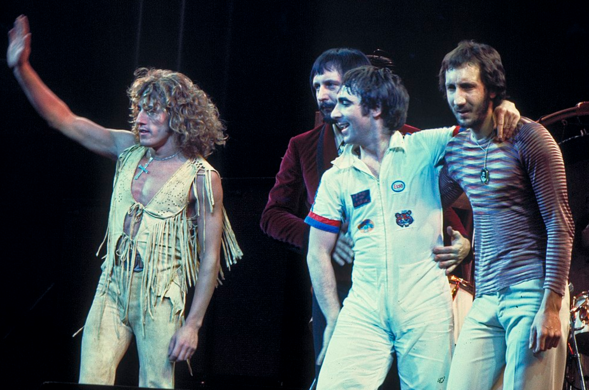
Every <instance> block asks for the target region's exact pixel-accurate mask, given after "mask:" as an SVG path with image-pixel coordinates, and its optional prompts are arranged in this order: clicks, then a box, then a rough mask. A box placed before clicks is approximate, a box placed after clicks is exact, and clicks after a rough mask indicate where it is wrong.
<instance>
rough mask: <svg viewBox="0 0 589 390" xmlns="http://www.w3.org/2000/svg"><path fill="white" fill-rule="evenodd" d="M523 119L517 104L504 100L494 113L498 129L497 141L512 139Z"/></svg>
mask: <svg viewBox="0 0 589 390" xmlns="http://www.w3.org/2000/svg"><path fill="white" fill-rule="evenodd" d="M520 118H521V115H520V113H519V111H518V109H517V108H516V107H515V104H514V103H513V102H511V101H509V100H504V101H503V102H501V104H500V105H498V106H497V107H495V110H494V111H493V119H494V120H495V128H496V129H497V141H503V140H504V139H508V138H511V137H512V136H513V135H514V132H515V130H516V128H517V124H518V122H519V120H520Z"/></svg>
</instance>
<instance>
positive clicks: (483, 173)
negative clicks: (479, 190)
mask: <svg viewBox="0 0 589 390" xmlns="http://www.w3.org/2000/svg"><path fill="white" fill-rule="evenodd" d="M489 180H491V177H490V176H489V170H488V169H487V168H483V169H481V183H483V184H489Z"/></svg>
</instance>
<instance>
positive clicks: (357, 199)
mask: <svg viewBox="0 0 589 390" xmlns="http://www.w3.org/2000/svg"><path fill="white" fill-rule="evenodd" d="M368 203H370V190H364V191H360V192H358V193H357V194H352V204H353V205H354V208H355V209H357V208H358V207H361V206H364V205H366V204H368Z"/></svg>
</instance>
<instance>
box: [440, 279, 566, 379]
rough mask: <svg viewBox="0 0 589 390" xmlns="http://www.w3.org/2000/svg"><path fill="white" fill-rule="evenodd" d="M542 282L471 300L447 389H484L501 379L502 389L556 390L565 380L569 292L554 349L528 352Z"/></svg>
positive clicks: (506, 289)
mask: <svg viewBox="0 0 589 390" xmlns="http://www.w3.org/2000/svg"><path fill="white" fill-rule="evenodd" d="M543 284H544V280H543V279H535V280H531V281H527V282H523V283H519V284H516V285H514V286H511V287H508V288H505V289H503V290H501V291H500V292H498V293H496V294H489V295H484V296H482V297H478V298H476V299H475V300H474V302H473V305H472V308H471V310H470V312H469V313H468V317H467V318H466V320H465V322H464V325H463V326H462V330H461V332H460V337H459V338H458V343H457V345H456V351H455V352H454V357H453V360H452V367H451V369H450V379H449V380H448V388H449V389H452V390H472V389H477V390H488V389H491V388H492V386H493V384H494V383H495V382H496V381H497V380H500V375H501V373H502V370H503V369H504V372H503V389H504V390H525V389H529V390H542V389H546V390H548V389H550V390H557V389H558V390H560V389H562V386H563V381H564V370H565V365H566V354H567V336H568V330H569V292H568V290H567V291H566V295H565V297H564V298H563V302H562V308H561V311H560V321H561V328H562V330H561V331H562V338H561V340H560V343H559V345H558V347H557V348H552V349H550V350H548V351H545V352H540V353H537V354H534V353H532V351H531V350H530V348H529V337H530V328H531V326H532V322H533V321H534V317H535V315H536V313H537V312H538V308H539V307H540V303H541V302H542V297H543V295H544V289H543Z"/></svg>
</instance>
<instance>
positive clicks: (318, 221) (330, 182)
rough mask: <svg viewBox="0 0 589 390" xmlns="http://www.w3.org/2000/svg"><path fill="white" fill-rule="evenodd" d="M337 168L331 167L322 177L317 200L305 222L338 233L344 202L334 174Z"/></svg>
mask: <svg viewBox="0 0 589 390" xmlns="http://www.w3.org/2000/svg"><path fill="white" fill-rule="evenodd" d="M336 170H337V169H336V168H331V169H330V170H328V171H327V172H325V174H324V175H323V177H322V178H321V182H320V183H319V188H318V189H317V194H316V196H315V201H314V202H313V206H311V211H309V214H308V215H307V217H306V218H305V222H306V223H307V224H308V225H310V226H312V227H314V228H317V229H320V230H324V231H327V232H331V233H336V234H337V233H339V230H340V226H341V221H342V219H343V218H342V216H343V202H342V200H341V199H342V197H341V196H340V186H339V185H338V181H337V177H336V175H335V174H334V173H335V171H336Z"/></svg>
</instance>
